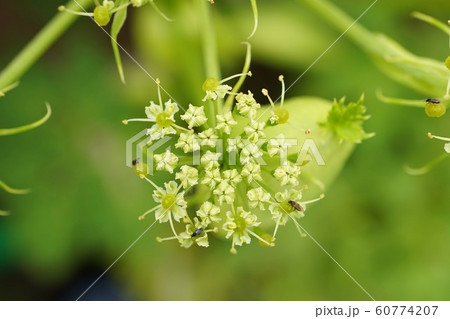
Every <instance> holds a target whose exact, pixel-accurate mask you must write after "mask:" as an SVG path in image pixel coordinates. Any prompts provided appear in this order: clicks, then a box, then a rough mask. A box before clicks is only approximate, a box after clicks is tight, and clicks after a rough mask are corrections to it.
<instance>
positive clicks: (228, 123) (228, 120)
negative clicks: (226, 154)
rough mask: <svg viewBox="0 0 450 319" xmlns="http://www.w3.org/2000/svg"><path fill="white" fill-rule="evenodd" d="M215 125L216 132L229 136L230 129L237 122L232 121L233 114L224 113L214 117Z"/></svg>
mask: <svg viewBox="0 0 450 319" xmlns="http://www.w3.org/2000/svg"><path fill="white" fill-rule="evenodd" d="M216 118H217V125H216V130H219V131H222V132H223V133H225V134H228V135H230V134H231V129H232V128H233V127H234V126H235V125H236V124H237V122H236V121H235V120H234V119H233V114H231V112H226V113H225V114H223V115H221V114H218V115H216Z"/></svg>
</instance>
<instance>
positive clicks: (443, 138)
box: [427, 132, 450, 142]
mask: <svg viewBox="0 0 450 319" xmlns="http://www.w3.org/2000/svg"><path fill="white" fill-rule="evenodd" d="M427 135H428V138H431V139H433V138H435V139H437V140H441V141H445V142H450V138H448V137H442V136H437V135H433V134H431V133H430V132H428V134H427Z"/></svg>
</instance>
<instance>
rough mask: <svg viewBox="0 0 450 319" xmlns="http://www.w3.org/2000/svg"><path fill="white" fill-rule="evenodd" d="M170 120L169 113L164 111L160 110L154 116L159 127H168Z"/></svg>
mask: <svg viewBox="0 0 450 319" xmlns="http://www.w3.org/2000/svg"><path fill="white" fill-rule="evenodd" d="M172 123H173V122H172V120H171V119H170V115H169V114H167V113H166V112H161V113H159V114H158V115H157V116H156V124H158V125H159V126H161V127H169V126H171V125H172Z"/></svg>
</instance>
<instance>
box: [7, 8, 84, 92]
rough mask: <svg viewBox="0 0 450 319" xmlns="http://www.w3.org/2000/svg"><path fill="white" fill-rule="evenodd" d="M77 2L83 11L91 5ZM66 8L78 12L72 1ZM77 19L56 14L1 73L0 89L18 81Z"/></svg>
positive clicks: (68, 14)
mask: <svg viewBox="0 0 450 319" xmlns="http://www.w3.org/2000/svg"><path fill="white" fill-rule="evenodd" d="M77 2H78V3H79V5H80V6H82V7H83V8H85V9H88V8H90V7H91V6H92V5H93V1H92V0H77ZM66 7H67V8H68V9H71V10H75V11H80V7H79V6H78V4H77V3H75V2H74V1H69V2H68V3H67V6H66ZM55 9H56V8H55ZM77 18H78V16H77V15H74V14H70V13H67V12H60V13H58V14H57V15H56V16H55V17H54V18H53V19H52V20H51V21H50V22H49V23H48V24H47V25H46V26H45V27H44V28H43V29H42V30H41V31H40V32H39V33H38V34H37V35H36V36H35V37H34V39H33V40H31V42H29V43H28V45H27V46H26V47H25V48H24V49H23V50H22V51H21V52H20V53H19V54H18V55H17V56H16V57H15V58H14V59H13V60H12V61H11V62H10V63H9V64H8V65H7V66H6V67H5V68H4V69H3V70H2V71H1V73H0V89H1V88H4V87H6V86H8V85H10V84H12V83H14V82H16V81H17V80H19V79H20V77H21V76H22V75H23V74H24V73H25V72H26V71H27V70H28V69H29V68H30V67H31V66H32V65H33V64H34V63H35V62H36V61H37V60H38V59H39V58H40V57H41V56H42V55H43V54H44V53H45V52H46V51H47V50H48V48H49V47H50V46H51V45H52V44H53V43H54V42H55V41H56V40H57V39H58V38H59V37H60V36H61V35H62V34H63V33H64V31H66V30H67V28H69V26H70V25H71V24H72V23H73V22H74V21H75V19H77Z"/></svg>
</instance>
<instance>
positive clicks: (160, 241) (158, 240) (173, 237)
mask: <svg viewBox="0 0 450 319" xmlns="http://www.w3.org/2000/svg"><path fill="white" fill-rule="evenodd" d="M174 239H178V238H177V237H175V236H172V237H165V238H161V237H159V236H158V237H156V241H157V242H158V243H162V242H163V241H167V240H174Z"/></svg>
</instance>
